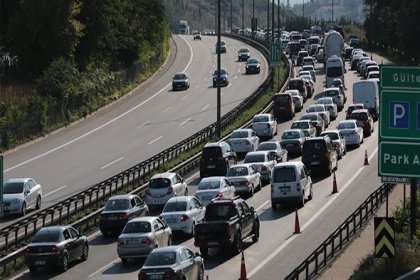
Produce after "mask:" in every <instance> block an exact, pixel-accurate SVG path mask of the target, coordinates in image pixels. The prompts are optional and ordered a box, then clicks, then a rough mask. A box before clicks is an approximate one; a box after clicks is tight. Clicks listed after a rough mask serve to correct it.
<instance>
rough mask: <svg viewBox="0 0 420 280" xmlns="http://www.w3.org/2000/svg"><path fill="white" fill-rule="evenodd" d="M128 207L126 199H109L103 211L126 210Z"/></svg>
mask: <svg viewBox="0 0 420 280" xmlns="http://www.w3.org/2000/svg"><path fill="white" fill-rule="evenodd" d="M128 207H129V205H128V199H111V200H108V202H107V203H106V205H105V208H104V210H105V211H114V210H127V209H128Z"/></svg>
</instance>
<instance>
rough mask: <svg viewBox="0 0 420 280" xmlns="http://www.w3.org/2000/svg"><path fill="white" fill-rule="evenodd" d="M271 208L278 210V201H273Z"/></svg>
mask: <svg viewBox="0 0 420 280" xmlns="http://www.w3.org/2000/svg"><path fill="white" fill-rule="evenodd" d="M271 208H272V209H273V210H277V203H275V202H274V201H271Z"/></svg>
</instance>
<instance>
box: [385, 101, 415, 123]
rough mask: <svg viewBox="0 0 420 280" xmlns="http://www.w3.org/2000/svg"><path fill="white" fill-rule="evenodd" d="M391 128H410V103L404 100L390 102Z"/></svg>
mask: <svg viewBox="0 0 420 280" xmlns="http://www.w3.org/2000/svg"><path fill="white" fill-rule="evenodd" d="M389 128H392V129H409V128H410V103H409V102H404V101H391V102H389Z"/></svg>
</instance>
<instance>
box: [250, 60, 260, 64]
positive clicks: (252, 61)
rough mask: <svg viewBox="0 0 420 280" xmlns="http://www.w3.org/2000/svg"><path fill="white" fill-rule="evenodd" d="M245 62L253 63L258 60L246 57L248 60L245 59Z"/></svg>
mask: <svg viewBox="0 0 420 280" xmlns="http://www.w3.org/2000/svg"><path fill="white" fill-rule="evenodd" d="M247 63H248V64H251V63H252V64H254V63H258V60H256V59H248V60H247Z"/></svg>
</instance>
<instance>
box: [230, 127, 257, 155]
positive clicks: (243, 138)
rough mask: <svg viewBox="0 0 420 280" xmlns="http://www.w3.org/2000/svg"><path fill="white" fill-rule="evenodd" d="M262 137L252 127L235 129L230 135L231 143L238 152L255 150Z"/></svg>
mask: <svg viewBox="0 0 420 280" xmlns="http://www.w3.org/2000/svg"><path fill="white" fill-rule="evenodd" d="M259 144H260V138H259V137H258V136H257V134H256V133H255V131H253V130H252V129H251V128H242V129H235V130H234V131H233V132H232V134H231V136H230V145H231V146H232V149H233V150H234V151H235V153H236V154H241V153H242V154H244V153H248V152H252V151H255V150H256V149H257V147H258V145H259Z"/></svg>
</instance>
